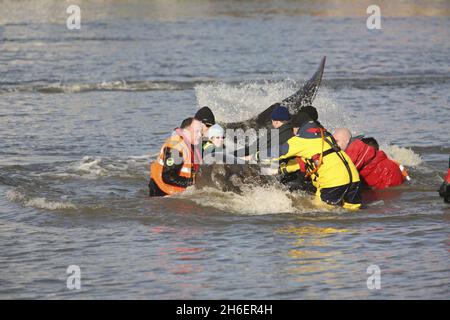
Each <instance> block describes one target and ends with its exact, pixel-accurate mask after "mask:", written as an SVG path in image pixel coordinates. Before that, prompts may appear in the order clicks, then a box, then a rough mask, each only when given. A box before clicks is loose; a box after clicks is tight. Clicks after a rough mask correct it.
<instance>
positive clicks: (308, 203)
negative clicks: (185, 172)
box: [171, 185, 347, 215]
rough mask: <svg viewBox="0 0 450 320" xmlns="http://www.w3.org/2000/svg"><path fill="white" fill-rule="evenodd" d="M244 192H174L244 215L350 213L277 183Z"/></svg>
mask: <svg viewBox="0 0 450 320" xmlns="http://www.w3.org/2000/svg"><path fill="white" fill-rule="evenodd" d="M242 191H243V192H242V194H237V193H233V192H223V191H221V190H218V189H215V188H211V187H206V188H202V189H197V188H195V187H189V188H187V190H186V191H185V192H183V193H179V194H176V195H173V196H171V198H176V199H185V200H189V201H192V202H194V203H196V204H198V205H200V206H203V207H212V208H216V209H219V210H221V211H224V212H232V213H235V214H242V215H267V214H282V213H294V214H305V213H308V214H311V213H314V212H319V211H320V212H324V211H325V212H333V213H342V212H347V211H345V210H343V209H341V208H338V207H333V206H328V205H326V204H324V203H322V202H320V201H318V200H317V199H316V198H315V197H314V196H311V195H308V194H306V193H303V192H295V193H291V192H289V191H285V190H282V189H280V188H279V187H277V186H275V185H266V186H256V185H248V186H247V187H245V188H243V189H242Z"/></svg>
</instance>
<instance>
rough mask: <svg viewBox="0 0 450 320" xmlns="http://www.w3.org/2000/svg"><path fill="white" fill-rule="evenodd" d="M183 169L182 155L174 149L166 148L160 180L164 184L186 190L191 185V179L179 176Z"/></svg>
mask: <svg viewBox="0 0 450 320" xmlns="http://www.w3.org/2000/svg"><path fill="white" fill-rule="evenodd" d="M182 167H183V155H182V154H181V153H180V152H179V151H178V150H176V149H172V148H169V147H166V148H165V149H164V167H163V172H162V180H163V181H164V183H167V184H170V185H174V186H177V187H182V188H187V187H189V186H191V185H192V184H193V179H192V178H185V177H181V176H180V171H181V168H182Z"/></svg>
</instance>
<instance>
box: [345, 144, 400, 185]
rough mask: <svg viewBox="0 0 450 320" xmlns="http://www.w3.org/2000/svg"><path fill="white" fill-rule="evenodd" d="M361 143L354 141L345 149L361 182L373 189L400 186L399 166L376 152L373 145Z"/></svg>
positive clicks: (379, 151) (384, 154)
mask: <svg viewBox="0 0 450 320" xmlns="http://www.w3.org/2000/svg"><path fill="white" fill-rule="evenodd" d="M363 141H364V140H363ZM363 141H362V140H360V139H355V140H353V141H351V142H350V144H349V145H348V147H347V148H346V149H345V152H346V153H347V154H348V156H349V157H350V159H352V161H353V163H354V164H355V166H356V168H357V169H358V171H359V174H360V175H361V178H362V180H363V182H365V183H366V184H367V185H368V186H370V187H372V188H375V189H384V188H388V187H394V186H398V185H401V184H402V183H403V182H404V176H403V174H402V171H401V169H400V166H399V164H398V163H396V162H395V161H393V160H391V159H389V158H388V156H387V155H386V153H384V152H383V151H382V150H377V149H376V147H375V145H374V146H371V145H368V144H366V143H364V142H363Z"/></svg>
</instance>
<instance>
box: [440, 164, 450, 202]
mask: <svg viewBox="0 0 450 320" xmlns="http://www.w3.org/2000/svg"><path fill="white" fill-rule="evenodd" d="M439 195H440V196H441V197H442V198H444V202H446V203H450V158H449V159H448V170H447V175H446V176H445V179H444V182H443V183H442V185H441V188H440V189H439Z"/></svg>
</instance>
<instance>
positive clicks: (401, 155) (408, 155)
mask: <svg viewBox="0 0 450 320" xmlns="http://www.w3.org/2000/svg"><path fill="white" fill-rule="evenodd" d="M380 148H381V149H382V150H383V151H384V152H386V154H387V155H388V157H389V158H391V159H393V160H395V161H397V162H399V163H401V164H403V165H404V166H408V167H417V166H418V165H420V164H422V163H423V159H422V157H421V156H420V155H418V154H417V153H415V152H414V151H413V150H411V149H409V148H403V147H399V146H397V145H382V146H381V147H380Z"/></svg>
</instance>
